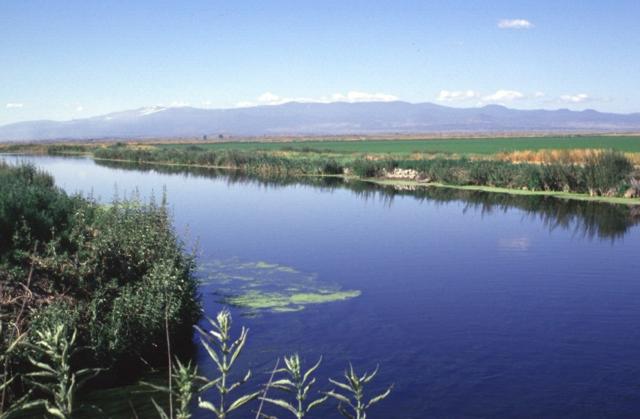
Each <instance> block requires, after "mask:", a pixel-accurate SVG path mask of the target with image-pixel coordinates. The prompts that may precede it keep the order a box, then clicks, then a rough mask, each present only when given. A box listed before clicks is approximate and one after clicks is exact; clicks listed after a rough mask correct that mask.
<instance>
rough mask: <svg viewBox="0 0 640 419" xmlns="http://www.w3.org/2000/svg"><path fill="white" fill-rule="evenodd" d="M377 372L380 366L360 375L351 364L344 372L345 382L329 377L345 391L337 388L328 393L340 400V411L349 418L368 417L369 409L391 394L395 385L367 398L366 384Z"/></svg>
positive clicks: (359, 418)
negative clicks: (339, 390)
mask: <svg viewBox="0 0 640 419" xmlns="http://www.w3.org/2000/svg"><path fill="white" fill-rule="evenodd" d="M377 373H378V368H377V367H376V369H375V371H373V372H372V373H371V374H368V373H367V372H365V373H364V374H363V375H362V376H358V374H356V372H355V371H354V370H353V365H351V364H349V370H348V371H345V373H344V377H345V379H346V381H345V382H340V381H337V380H333V379H331V378H330V379H329V381H330V382H331V383H332V384H334V385H336V386H337V387H338V388H339V389H341V390H343V391H344V392H345V393H340V392H336V391H335V390H331V391H329V392H328V393H327V396H329V397H332V398H334V399H336V400H338V402H339V404H338V411H339V412H340V413H341V414H342V416H344V417H345V418H348V419H366V418H367V409H369V408H370V407H371V406H373V405H374V404H376V403H378V402H380V401H382V400H384V399H386V398H387V396H389V394H391V389H392V388H393V385H391V386H389V388H387V390H386V391H385V392H383V393H381V394H379V395H377V396H375V397H372V398H371V399H369V401H366V400H365V396H364V387H365V384H367V383H369V382H370V381H371V380H373V378H374V377H375V376H376V374H377Z"/></svg>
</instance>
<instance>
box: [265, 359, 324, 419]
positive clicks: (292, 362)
mask: <svg viewBox="0 0 640 419" xmlns="http://www.w3.org/2000/svg"><path fill="white" fill-rule="evenodd" d="M321 362H322V357H320V359H319V360H318V362H317V363H316V364H315V365H314V366H313V367H311V368H309V369H308V370H307V372H305V373H303V370H302V363H301V362H300V356H299V355H298V354H294V355H291V356H290V357H284V363H285V368H281V369H279V370H276V373H285V374H286V376H287V377H286V378H282V379H279V380H276V381H274V382H272V383H271V384H270V387H273V388H277V389H279V390H283V391H285V392H287V393H291V394H294V395H295V397H296V403H295V404H291V403H289V402H288V401H286V400H282V399H270V398H266V397H265V398H263V400H264V401H265V402H267V403H271V404H273V405H276V406H279V407H282V408H284V409H286V410H288V411H289V412H291V413H292V414H293V415H294V416H295V417H296V418H297V419H302V418H304V417H305V415H306V414H307V413H309V412H310V411H311V409H313V408H315V407H317V406H319V405H320V404H321V403H323V402H325V401H326V400H327V398H328V396H324V397H321V398H319V399H316V400H314V401H312V402H310V403H308V404H307V405H306V406H305V402H306V400H307V398H308V397H309V391H310V390H311V387H312V386H313V384H315V382H316V379H315V377H313V378H311V375H312V374H313V373H314V372H315V370H317V369H318V367H319V366H320V363H321ZM310 378H311V379H310ZM263 416H264V417H269V416H266V415H263Z"/></svg>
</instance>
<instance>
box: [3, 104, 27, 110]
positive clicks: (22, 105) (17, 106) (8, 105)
mask: <svg viewBox="0 0 640 419" xmlns="http://www.w3.org/2000/svg"><path fill="white" fill-rule="evenodd" d="M5 107H6V108H7V109H20V108H24V103H7V104H6V106H5Z"/></svg>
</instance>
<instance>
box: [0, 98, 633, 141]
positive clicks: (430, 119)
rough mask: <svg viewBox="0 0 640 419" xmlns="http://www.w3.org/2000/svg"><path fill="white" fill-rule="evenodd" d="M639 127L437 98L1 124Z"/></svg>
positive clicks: (201, 129) (130, 132)
mask: <svg viewBox="0 0 640 419" xmlns="http://www.w3.org/2000/svg"><path fill="white" fill-rule="evenodd" d="M631 130H640V113H634V114H613V113H602V112H597V111H594V110H585V111H580V112H577V111H570V110H568V109H559V110H553V111H551V110H516V109H509V108H506V107H504V106H498V105H489V106H484V107H481V108H451V107H446V106H440V105H435V104H433V103H417V104H412V103H406V102H364V103H344V102H336V103H297V102H291V103H285V104H282V105H274V106H256V107H250V108H234V109H197V108H191V107H168V108H167V107H151V108H142V109H136V110H129V111H123V112H116V113H111V114H108V115H102V116H96V117H92V118H85V119H74V120H71V121H61V122H59V121H29V122H20V123H15V124H9V125H4V126H0V140H3V141H22V140H24V141H27V140H54V139H100V138H144V137H193V136H197V137H199V136H203V135H209V136H217V135H219V134H223V135H233V136H262V135H314V134H315V135H340V134H391V133H397V134H409V133H434V132H445V133H446V132H454V131H455V132H462V131H472V132H498V131H521V132H526V131H567V132H572V131H631Z"/></svg>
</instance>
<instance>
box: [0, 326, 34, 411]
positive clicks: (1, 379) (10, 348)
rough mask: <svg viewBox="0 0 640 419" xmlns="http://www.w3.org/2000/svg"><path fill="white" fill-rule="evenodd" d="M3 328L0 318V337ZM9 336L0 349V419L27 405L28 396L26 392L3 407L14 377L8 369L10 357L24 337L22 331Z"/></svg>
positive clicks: (2, 334)
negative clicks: (4, 345) (6, 406)
mask: <svg viewBox="0 0 640 419" xmlns="http://www.w3.org/2000/svg"><path fill="white" fill-rule="evenodd" d="M4 328H5V325H4V322H3V321H2V320H0V337H1V336H5V335H4V333H5V331H4ZM10 336H11V338H10V339H9V342H7V344H6V347H4V348H2V350H1V351H0V368H2V370H0V419H7V418H8V417H10V416H11V415H12V414H13V413H15V412H17V411H19V410H21V409H24V408H25V407H27V405H26V401H27V399H28V397H29V393H27V394H25V395H23V396H22V397H20V398H19V399H18V400H14V401H13V402H12V403H10V406H9V407H8V408H6V409H5V404H6V402H7V395H8V392H9V388H10V387H11V385H12V383H13V382H14V380H15V379H16V376H15V375H12V374H11V373H10V371H9V365H10V357H11V354H12V353H13V352H14V351H15V350H16V348H18V346H19V345H20V344H21V343H22V340H23V339H24V337H25V335H24V333H23V334H19V335H17V336H15V333H14V334H10Z"/></svg>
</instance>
